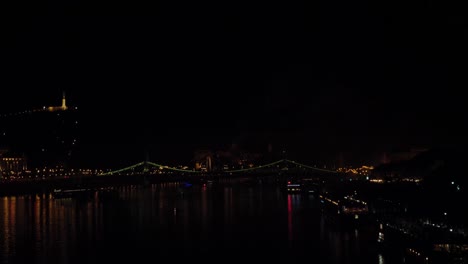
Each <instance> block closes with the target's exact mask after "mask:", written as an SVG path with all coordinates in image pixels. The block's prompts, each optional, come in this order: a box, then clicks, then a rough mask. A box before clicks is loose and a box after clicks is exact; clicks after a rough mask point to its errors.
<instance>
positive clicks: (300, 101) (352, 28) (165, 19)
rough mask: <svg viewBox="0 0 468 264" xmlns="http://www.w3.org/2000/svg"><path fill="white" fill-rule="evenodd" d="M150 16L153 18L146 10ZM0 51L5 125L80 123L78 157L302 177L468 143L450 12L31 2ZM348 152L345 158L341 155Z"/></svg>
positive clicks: (462, 54)
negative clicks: (325, 166)
mask: <svg viewBox="0 0 468 264" xmlns="http://www.w3.org/2000/svg"><path fill="white" fill-rule="evenodd" d="M149 3H151V4H149ZM13 5H14V6H11V9H10V10H11V12H9V14H10V17H8V18H7V19H6V20H5V23H4V25H6V33H5V34H3V35H4V37H5V38H4V40H3V41H2V44H1V45H2V46H3V48H2V54H1V58H2V59H1V64H2V66H3V70H2V78H1V82H2V89H1V97H0V111H1V112H3V113H5V112H13V111H19V110H23V109H31V108H37V107H42V106H43V105H54V104H57V105H58V104H60V99H61V93H62V91H66V94H67V99H68V103H69V105H73V106H78V107H79V111H80V113H81V118H82V121H81V124H82V127H81V129H82V130H81V135H82V136H81V145H80V146H81V152H80V153H81V155H82V157H83V158H90V159H93V160H95V161H96V160H99V159H103V160H106V161H109V160H112V159H118V160H120V161H122V160H123V161H126V160H128V161H129V163H130V161H135V160H137V161H139V160H142V159H144V156H145V154H144V149H149V150H150V156H151V157H150V159H151V160H153V161H158V162H161V163H169V164H180V163H187V162H189V160H190V159H191V158H192V157H193V152H194V151H195V150H197V149H226V148H229V147H231V146H232V144H236V145H238V146H240V147H241V148H242V149H245V150H246V151H252V152H266V151H267V149H268V144H271V145H272V146H273V148H272V149H273V151H278V152H281V151H282V150H286V151H287V153H288V155H290V157H292V158H295V159H297V160H299V161H303V162H304V163H308V164H312V163H314V162H316V161H318V162H321V161H327V160H336V159H337V157H338V156H341V157H342V158H344V160H345V162H346V163H358V164H362V163H364V164H369V163H375V162H376V161H377V160H379V158H380V156H381V155H382V153H383V152H391V151H395V150H399V149H410V148H427V147H432V146H437V145H445V144H460V143H464V144H465V143H466V142H467V141H468V140H467V136H466V135H467V132H468V131H467V130H468V129H467V128H466V122H467V113H468V111H467V110H468V109H467V105H466V96H465V95H464V93H465V91H464V90H465V89H466V87H467V84H468V82H467V78H466V76H467V74H466V73H467V70H468V69H467V68H468V67H467V63H466V61H467V50H468V49H467V48H466V47H468V45H467V44H468V43H467V42H468V31H467V23H468V22H467V21H468V20H467V16H466V14H465V12H464V9H463V8H461V7H459V6H456V5H455V4H453V3H447V2H446V1H416V2H414V1H413V2H408V1H383V2H382V1H377V2H376V1H367V2H366V1H362V0H358V1H209V2H204V1H186V2H183V1H163V2H161V1H158V2H156V1H145V2H140V1H138V2H136V1H131V2H128V1H126V2H123V1H122V2H119V1H104V2H99V3H96V2H95V1H79V0H73V1H67V2H62V1H49V2H42V1H32V2H30V3H21V4H19V3H14V4H13ZM340 153H341V154H340Z"/></svg>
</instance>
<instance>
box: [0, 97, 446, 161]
mask: <svg viewBox="0 0 468 264" xmlns="http://www.w3.org/2000/svg"><path fill="white" fill-rule="evenodd" d="M51 94H52V93H51ZM65 94H66V91H65V90H62V91H61V92H60V93H58V92H57V94H55V95H54V96H53V97H55V98H59V97H58V95H62V96H61V97H60V100H57V99H56V100H55V102H52V101H54V100H51V99H53V98H48V100H47V101H44V102H47V103H48V102H51V103H49V104H44V106H42V107H41V108H37V106H35V107H36V108H35V107H29V109H31V110H23V111H19V112H16V113H14V115H13V117H10V118H15V117H14V116H15V115H18V116H21V115H31V114H32V112H37V111H47V112H56V111H67V110H69V109H70V110H73V111H76V112H79V113H80V114H79V118H80V119H81V120H79V123H80V129H79V131H80V134H79V135H76V136H75V137H78V138H79V140H78V141H79V143H80V144H81V145H80V147H77V148H76V149H77V150H76V152H78V153H80V154H78V155H77V156H76V157H74V158H75V159H83V160H82V162H83V163H84V164H86V163H88V164H94V166H98V164H99V162H100V161H99V159H98V157H100V158H101V162H102V163H103V164H112V162H114V164H115V165H114V166H119V165H117V164H120V166H121V165H124V164H126V163H128V162H132V161H141V160H143V159H144V158H146V157H145V156H148V155H150V156H152V157H153V158H156V161H158V162H163V163H164V162H169V163H170V164H173V165H175V164H178V165H181V164H187V163H190V162H192V163H193V159H194V157H195V155H196V152H197V151H211V152H212V153H223V152H224V153H226V152H230V151H236V152H239V151H240V152H242V153H259V154H261V155H264V156H268V155H269V156H272V155H273V156H275V157H281V156H285V155H288V156H289V157H291V158H294V159H298V160H301V161H305V162H311V163H313V164H320V166H329V167H340V166H358V165H374V166H375V165H379V164H381V163H386V162H389V161H392V159H393V160H398V159H400V157H402V156H405V155H406V156H414V153H418V152H421V151H423V150H429V149H431V148H433V147H441V146H453V145H454V144H443V143H442V144H438V145H437V144H433V145H429V144H427V145H424V144H420V145H418V144H414V145H411V144H406V145H405V144H395V145H391V144H390V143H389V144H388V145H387V146H386V147H387V149H384V148H382V149H378V148H375V149H371V148H368V147H367V146H365V145H363V146H361V148H360V149H359V148H358V150H360V152H354V153H353V149H352V148H350V146H352V145H353V144H356V143H360V142H350V143H351V144H348V145H347V144H344V146H343V147H342V148H340V146H334V145H333V144H330V143H329V142H328V143H329V146H328V147H329V149H326V147H327V146H326V145H325V144H324V145H322V148H321V149H319V150H318V151H313V150H310V149H308V148H307V145H302V149H301V148H300V147H298V146H301V142H300V140H301V139H302V138H300V137H299V138H294V137H286V135H288V133H291V131H292V132H293V133H294V130H295V129H294V128H292V129H291V130H289V131H282V134H281V133H279V134H278V135H277V137H276V138H275V137H274V136H271V131H262V129H261V128H260V129H259V130H256V129H255V128H254V129H252V130H250V131H249V130H243V131H242V127H240V130H239V131H237V132H241V133H244V134H238V135H235V134H234V133H228V134H227V135H219V136H218V137H217V138H216V139H215V140H213V139H211V140H209V139H206V138H205V139H204V140H199V141H196V140H194V137H197V136H198V137H200V134H197V133H195V134H194V135H190V134H185V135H184V134H177V133H176V134H175V135H168V134H166V139H169V140H168V141H167V142H164V144H162V143H161V141H160V142H158V141H157V140H155V139H154V138H151V136H152V134H151V133H152V132H154V127H151V126H147V125H145V124H143V125H142V126H141V129H138V128H135V129H134V127H131V129H130V130H129V129H128V128H126V127H124V128H122V129H120V128H117V129H116V128H115V126H112V127H111V128H110V129H109V128H106V127H94V126H95V125H96V123H94V122H96V119H95V116H96V115H97V116H99V113H95V112H94V111H92V109H89V108H88V109H87V106H86V105H84V106H80V108H78V106H76V105H77V103H76V102H73V101H72V104H71V105H70V103H69V102H70V100H68V101H67V103H66V102H65ZM72 95H73V94H72ZM142 99H143V100H145V99H144V98H142ZM12 101H13V102H14V100H12ZM85 102H86V101H85ZM36 105H40V104H38V103H36ZM97 105H101V106H103V105H105V104H97ZM111 105H112V104H111ZM69 107H70V108H69ZM132 107H135V105H131V106H130V108H132ZM130 108H129V109H130ZM34 109H36V110H34ZM78 109H80V110H79V111H78ZM107 110H108V111H109V110H110V112H112V109H107ZM123 110H124V111H123V112H120V113H121V114H124V113H125V112H126V111H127V110H126V109H123ZM140 110H141V109H140ZM117 111H119V110H117ZM120 111H121V110H120ZM110 112H108V113H107V114H109V113H110ZM127 114H129V116H127V117H121V119H122V120H127V121H128V120H131V119H132V118H135V116H134V115H138V113H137V112H135V111H134V110H128V111H127ZM140 115H141V116H144V117H146V118H147V117H148V115H147V113H141V114H140ZM3 116H5V114H3ZM112 118H113V116H110V119H111V120H115V119H112ZM114 118H115V116H114ZM140 120H141V119H140ZM237 121H239V120H237ZM76 122H77V123H78V121H76ZM17 124H18V123H17ZM19 124H21V122H20V123H19ZM104 124H107V125H112V123H106V121H104ZM236 125H238V124H236ZM81 126H82V127H81ZM124 126H125V125H124ZM195 128H196V129H202V126H200V125H197V126H195ZM237 128H239V127H237ZM113 129H114V130H122V131H118V132H116V133H115V134H116V135H119V136H122V134H119V133H122V132H123V133H124V134H125V133H126V134H127V138H125V137H123V138H121V139H118V138H116V137H113V136H109V134H107V133H109V132H110V131H111V130H113ZM208 129H210V130H212V131H213V132H214V131H216V130H217V129H219V128H217V127H210V126H208ZM222 129H223V128H222ZM222 129H221V130H222ZM228 129H229V128H228ZM132 130H133V131H132ZM187 131H192V130H189V129H187ZM203 131H205V132H206V131H207V130H203ZM224 131H226V130H224ZM280 132H281V131H280ZM276 133H278V132H277V131H276ZM268 135H269V136H270V137H268ZM289 135H290V134H289ZM96 136H97V137H105V138H106V139H105V140H104V141H103V142H99V139H96ZM131 136H134V138H131ZM156 136H158V134H156ZM177 136H179V137H185V139H184V140H182V141H177ZM334 136H335V137H337V136H339V135H334ZM341 136H342V137H344V138H345V139H346V138H348V139H349V140H353V139H352V138H351V137H350V136H349V135H346V134H344V135H341ZM332 138H333V137H332ZM358 138H359V137H358ZM74 140H77V139H74ZM145 140H147V141H146V142H145ZM324 140H325V141H327V140H329V138H324ZM341 140H343V139H341ZM163 141H164V140H163ZM337 142H341V144H343V143H345V142H343V141H340V140H337ZM74 143H75V142H74ZM302 143H306V144H307V143H309V144H310V143H311V141H307V140H305V141H303V142H302ZM326 143H327V142H326ZM155 146H156V147H158V146H159V153H158V149H157V148H155ZM324 146H325V149H324V148H323V147H324ZM354 151H356V149H354ZM93 152H94V153H93ZM124 152H127V153H124ZM175 152H178V153H175ZM111 153H112V154H111ZM353 155H354V157H353ZM398 156H399V157H398ZM119 157H120V158H119ZM392 157H393V158H392ZM121 158H124V161H122V160H121ZM125 159H127V160H125ZM90 161H92V162H90ZM89 162H90V163H89ZM107 166H109V165H107Z"/></svg>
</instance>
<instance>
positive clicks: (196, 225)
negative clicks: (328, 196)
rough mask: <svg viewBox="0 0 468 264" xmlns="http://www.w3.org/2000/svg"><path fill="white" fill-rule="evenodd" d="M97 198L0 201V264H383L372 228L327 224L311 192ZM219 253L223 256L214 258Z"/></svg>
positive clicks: (243, 188)
mask: <svg viewBox="0 0 468 264" xmlns="http://www.w3.org/2000/svg"><path fill="white" fill-rule="evenodd" d="M116 191H117V193H118V195H117V196H116V197H113V198H108V199H104V198H103V197H101V196H99V195H97V194H96V195H95V196H94V197H92V198H91V199H85V200H80V199H73V198H66V199H54V198H52V197H51V196H50V195H48V194H41V195H29V196H28V195H26V196H17V197H2V198H1V199H2V202H1V203H0V241H1V242H2V243H1V244H0V262H1V263H41V264H42V263H83V262H85V263H101V262H103V261H106V262H108V261H117V260H122V259H123V258H130V259H132V261H138V260H142V261H143V260H144V259H145V257H150V258H152V259H161V258H166V257H167V258H174V256H177V259H178V260H193V259H197V258H203V259H204V260H205V261H210V260H212V261H219V258H218V257H215V255H216V254H221V255H223V256H229V257H228V258H227V259H225V260H237V261H245V259H246V257H247V256H248V258H249V259H252V260H259V261H266V260H267V259H269V260H280V259H282V260H285V261H288V263H289V262H299V261H301V262H303V261H304V260H303V259H304V258H306V261H313V260H320V262H321V263H356V262H359V263H375V264H377V263H379V264H380V263H385V261H384V260H385V259H384V256H382V255H377V253H375V252H373V251H372V250H370V248H369V247H368V246H367V245H368V243H369V242H370V241H371V236H372V235H373V234H370V233H366V231H362V230H357V229H351V230H341V229H339V228H336V226H335V225H334V224H333V222H332V221H329V219H327V217H326V216H325V215H324V214H323V213H322V212H321V210H320V209H319V207H318V203H317V201H316V200H315V198H314V196H312V195H302V194H287V193H285V192H284V191H283V189H282V188H281V186H274V185H252V184H242V183H210V184H205V185H203V184H200V185H197V184H194V185H191V186H186V185H183V184H182V183H163V184H154V185H151V186H147V187H142V186H125V187H120V188H118V189H117V190H116ZM224 258H225V257H224Z"/></svg>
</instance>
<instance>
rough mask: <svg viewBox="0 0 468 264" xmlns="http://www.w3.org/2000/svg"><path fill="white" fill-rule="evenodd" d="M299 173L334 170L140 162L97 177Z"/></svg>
mask: <svg viewBox="0 0 468 264" xmlns="http://www.w3.org/2000/svg"><path fill="white" fill-rule="evenodd" d="M285 172H291V173H299V172H316V173H322V174H323V173H325V174H336V173H337V172H336V171H335V170H329V169H325V168H318V167H316V166H310V165H306V164H302V163H299V162H296V161H293V160H289V159H281V160H277V161H274V162H271V163H267V164H262V165H257V166H247V167H246V168H237V169H226V170H213V171H201V170H194V169H188V168H177V167H171V166H167V165H161V164H158V163H154V162H150V161H142V162H139V163H137V164H134V165H131V166H128V167H125V168H121V169H116V170H112V171H108V172H104V173H100V174H98V175H97V176H109V175H135V174H168V173H169V174H170V173H182V174H203V175H233V174H251V173H285Z"/></svg>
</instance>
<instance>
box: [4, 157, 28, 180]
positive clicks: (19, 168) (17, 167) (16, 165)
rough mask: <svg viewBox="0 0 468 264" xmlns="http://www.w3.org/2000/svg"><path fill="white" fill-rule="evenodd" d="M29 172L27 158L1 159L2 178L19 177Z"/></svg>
mask: <svg viewBox="0 0 468 264" xmlns="http://www.w3.org/2000/svg"><path fill="white" fill-rule="evenodd" d="M26 170H27V162H26V158H25V157H1V158H0V175H2V177H5V176H10V175H18V174H20V173H21V172H24V171H26Z"/></svg>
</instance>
